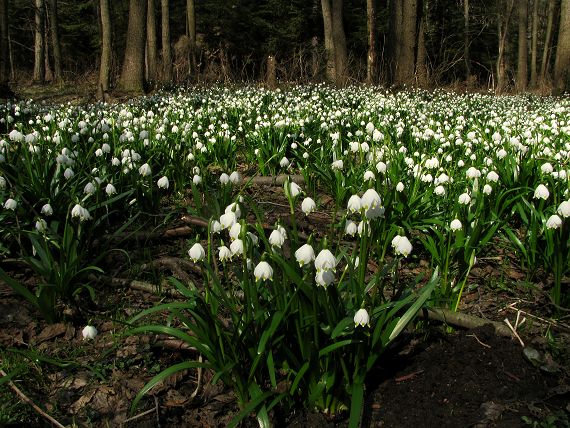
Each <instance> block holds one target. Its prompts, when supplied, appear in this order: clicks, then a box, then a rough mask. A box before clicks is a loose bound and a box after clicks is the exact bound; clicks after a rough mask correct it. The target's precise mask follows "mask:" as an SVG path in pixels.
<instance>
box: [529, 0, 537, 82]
mask: <svg viewBox="0 0 570 428" xmlns="http://www.w3.org/2000/svg"><path fill="white" fill-rule="evenodd" d="M531 37H532V38H531V44H530V86H531V88H534V87H536V83H537V81H538V73H537V65H536V60H537V57H538V0H533V1H532V36H531Z"/></svg>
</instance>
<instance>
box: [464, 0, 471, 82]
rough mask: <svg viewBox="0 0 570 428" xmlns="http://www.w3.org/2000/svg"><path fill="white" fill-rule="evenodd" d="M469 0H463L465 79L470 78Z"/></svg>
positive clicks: (467, 80)
mask: <svg viewBox="0 0 570 428" xmlns="http://www.w3.org/2000/svg"><path fill="white" fill-rule="evenodd" d="M469 44H470V41H469V0H463V61H465V81H466V82H469V80H470V78H471V59H470V49H469Z"/></svg>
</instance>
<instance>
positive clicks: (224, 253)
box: [218, 245, 232, 263]
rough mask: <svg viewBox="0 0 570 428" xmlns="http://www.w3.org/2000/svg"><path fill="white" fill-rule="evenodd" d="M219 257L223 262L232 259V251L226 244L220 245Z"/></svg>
mask: <svg viewBox="0 0 570 428" xmlns="http://www.w3.org/2000/svg"><path fill="white" fill-rule="evenodd" d="M218 258H219V259H220V261H221V262H222V263H223V262H225V261H226V260H230V259H231V258H232V251H231V250H230V249H229V248H228V247H226V246H225V245H222V246H221V247H218Z"/></svg>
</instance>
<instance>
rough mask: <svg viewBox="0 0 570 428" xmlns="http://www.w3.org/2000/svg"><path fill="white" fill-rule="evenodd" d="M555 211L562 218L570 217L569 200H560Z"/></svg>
mask: <svg viewBox="0 0 570 428" xmlns="http://www.w3.org/2000/svg"><path fill="white" fill-rule="evenodd" d="M556 212H557V213H558V214H560V215H561V216H562V217H564V218H568V217H570V201H562V202H561V203H560V205H558V209H557V210H556Z"/></svg>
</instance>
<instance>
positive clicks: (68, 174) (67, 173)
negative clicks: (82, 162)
mask: <svg viewBox="0 0 570 428" xmlns="http://www.w3.org/2000/svg"><path fill="white" fill-rule="evenodd" d="M74 175H75V173H74V172H73V170H72V169H71V168H66V169H65V171H63V176H64V177H65V178H66V179H67V180H69V179H70V178H72V177H73V176H74Z"/></svg>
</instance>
